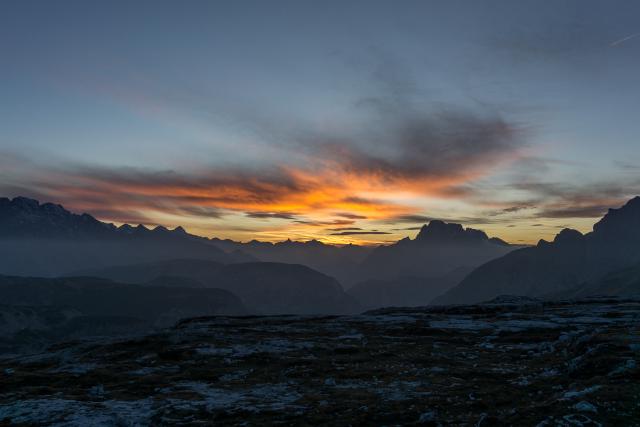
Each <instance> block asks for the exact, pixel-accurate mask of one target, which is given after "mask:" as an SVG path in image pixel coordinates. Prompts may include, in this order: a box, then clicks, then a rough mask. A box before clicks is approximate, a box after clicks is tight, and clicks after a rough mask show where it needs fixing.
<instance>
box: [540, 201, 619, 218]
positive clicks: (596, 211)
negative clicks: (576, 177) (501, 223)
mask: <svg viewBox="0 0 640 427" xmlns="http://www.w3.org/2000/svg"><path fill="white" fill-rule="evenodd" d="M619 204H621V203H616V204H609V205H586V206H577V207H572V206H567V207H559V208H555V209H554V208H548V209H543V210H542V211H540V212H539V213H538V214H537V215H536V216H537V217H538V218H600V217H602V216H603V215H604V214H606V213H607V210H609V208H611V207H614V206H617V205H619Z"/></svg>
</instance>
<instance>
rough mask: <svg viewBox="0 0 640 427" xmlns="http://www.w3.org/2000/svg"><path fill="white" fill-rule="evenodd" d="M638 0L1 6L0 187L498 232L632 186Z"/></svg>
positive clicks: (238, 236)
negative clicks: (450, 224) (440, 222)
mask: <svg viewBox="0 0 640 427" xmlns="http://www.w3.org/2000/svg"><path fill="white" fill-rule="evenodd" d="M639 16H640V3H638V2H636V1H615V0H614V1H585V0H575V1H553V2H541V1H518V2H513V1H471V0H469V1H456V0H453V1H452V0H447V1H409V0H403V1H400V2H398V1H371V0H369V1H323V2H318V1H315V2H311V1H303V0H298V1H278V0H273V1H268V2H265V1H242V0H239V1H228V2H224V1H216V2H212V1H202V2H201V1H184V2H175V1H167V2H164V1H150V2H145V1H136V2H119V1H110V2H99V1H92V0H86V1H77V2H75V1H64V0H62V1H57V2H50V1H40V2H36V1H30V0H24V1H22V0H21V1H17V0H16V1H11V0H9V1H4V2H0V93H1V94H2V95H1V96H0V195H2V196H6V197H15V196H18V195H22V196H28V197H34V198H37V199H39V200H41V201H43V202H44V201H51V202H56V203H60V204H63V205H64V206H65V207H67V208H68V209H71V210H74V211H78V212H88V213H91V214H93V215H94V216H96V217H97V218H99V219H101V220H105V221H109V222H115V223H117V224H122V223H132V224H138V223H142V224H146V225H158V224H160V225H164V226H168V227H175V226H178V225H182V226H184V227H185V228H186V229H187V230H188V231H189V232H191V233H194V234H199V235H205V236H209V237H211V236H217V237H220V238H232V239H235V240H242V241H248V240H252V239H258V240H268V241H279V240H284V239H286V238H291V239H293V240H309V239H318V240H320V241H323V242H327V243H336V244H346V243H356V244H377V243H384V242H391V241H395V240H398V239H400V238H403V237H406V236H414V235H415V234H416V230H417V229H418V228H419V227H420V226H421V225H422V224H424V223H425V222H428V221H429V220H431V219H436V218H437V219H443V220H446V221H452V222H459V223H462V224H463V225H464V226H465V227H472V228H479V229H482V230H484V231H486V232H487V233H488V234H489V235H491V236H497V237H501V238H503V239H505V240H507V241H509V242H513V243H535V242H537V241H538V240H539V239H541V238H544V239H547V240H548V239H552V238H553V236H554V235H555V234H556V233H558V232H559V230H560V229H562V228H564V227H571V228H575V229H578V230H580V231H583V232H586V231H589V230H591V227H592V225H593V224H594V223H595V222H596V221H597V220H598V218H599V217H601V216H602V215H603V214H604V213H606V211H607V208H609V207H618V206H620V205H622V204H624V202H625V201H626V200H627V199H629V198H631V197H633V196H635V195H639V194H640V175H639V174H638V172H640V145H639V141H638V140H637V138H638V135H640V120H638V117H639V116H638V111H639V107H640V84H638V83H639V78H638V76H639V75H640V20H639V19H638V17H639Z"/></svg>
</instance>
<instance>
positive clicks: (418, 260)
mask: <svg viewBox="0 0 640 427" xmlns="http://www.w3.org/2000/svg"><path fill="white" fill-rule="evenodd" d="M513 249H515V247H514V246H511V245H509V244H507V243H505V242H503V241H502V240H500V239H490V238H489V237H488V236H487V235H486V234H485V233H484V232H483V231H480V230H474V229H472V228H467V229H465V228H463V227H462V225H460V224H454V223H446V222H443V221H438V220H434V221H431V222H429V224H426V225H424V226H423V227H422V229H421V230H420V232H419V233H418V235H417V236H416V237H415V239H413V240H411V239H410V238H408V237H407V238H405V239H402V240H400V241H398V242H397V243H394V244H392V245H388V246H380V247H378V248H376V249H375V250H374V251H373V252H372V253H371V254H370V255H369V256H368V257H367V258H366V259H365V260H364V261H363V263H362V265H361V267H360V277H361V279H363V280H366V279H376V280H386V279H395V278H397V277H398V276H399V275H403V276H412V277H439V276H444V275H446V274H448V273H450V272H452V271H454V270H456V269H458V268H472V267H475V266H478V265H481V264H483V263H485V262H487V261H489V260H491V259H493V258H497V257H500V256H502V255H504V254H506V253H508V252H510V251H512V250H513Z"/></svg>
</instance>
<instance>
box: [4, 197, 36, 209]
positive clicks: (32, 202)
mask: <svg viewBox="0 0 640 427" xmlns="http://www.w3.org/2000/svg"><path fill="white" fill-rule="evenodd" d="M11 203H12V204H13V205H14V206H20V207H27V208H31V209H37V208H39V207H40V202H39V201H37V200H36V199H30V198H28V197H22V196H18V197H14V198H13V199H12V200H11Z"/></svg>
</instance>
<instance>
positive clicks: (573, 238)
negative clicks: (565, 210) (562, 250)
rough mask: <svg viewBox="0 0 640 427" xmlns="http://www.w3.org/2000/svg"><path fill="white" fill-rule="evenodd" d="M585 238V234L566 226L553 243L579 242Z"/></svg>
mask: <svg viewBox="0 0 640 427" xmlns="http://www.w3.org/2000/svg"><path fill="white" fill-rule="evenodd" d="M583 239H584V234H582V233H581V232H579V231H578V230H574V229H573V228H564V229H562V231H560V232H559V233H558V234H557V235H556V237H555V238H554V239H553V243H560V244H562V243H569V242H578V241H581V240H583Z"/></svg>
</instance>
